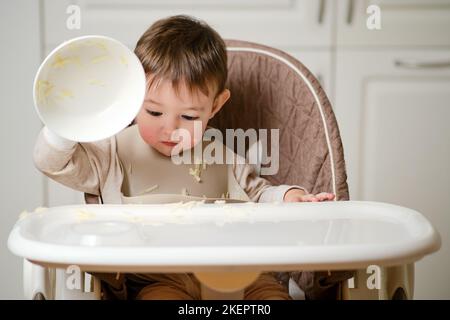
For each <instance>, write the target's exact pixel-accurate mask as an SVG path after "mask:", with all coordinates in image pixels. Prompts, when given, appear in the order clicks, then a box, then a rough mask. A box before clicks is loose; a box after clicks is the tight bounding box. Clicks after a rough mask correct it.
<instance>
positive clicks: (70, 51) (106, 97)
mask: <svg viewBox="0 0 450 320" xmlns="http://www.w3.org/2000/svg"><path fill="white" fill-rule="evenodd" d="M145 90H146V79H145V72H144V69H143V67H142V64H141V62H140V61H139V59H138V58H137V56H136V55H135V54H134V53H133V52H132V51H131V50H130V49H128V48H127V47H126V46H125V45H123V44H122V43H120V42H119V41H117V40H115V39H112V38H108V37H105V36H83V37H79V38H74V39H71V40H69V41H66V42H64V43H62V44H61V45H59V46H58V47H57V48H56V49H54V50H53V51H52V52H51V53H50V54H49V55H48V56H47V57H46V58H45V60H44V62H43V63H42V64H41V66H40V67H39V70H38V72H37V74H36V77H35V80H34V89H33V98H34V105H35V108H36V111H37V113H38V115H39V117H40V119H41V120H42V122H43V123H44V124H45V125H46V126H47V127H48V128H49V129H50V130H52V131H53V132H55V133H56V134H58V135H59V136H61V137H64V138H66V139H69V140H73V141H78V142H89V141H97V140H101V139H105V138H108V137H111V136H113V135H115V134H116V133H118V132H119V131H121V130H122V129H124V128H126V127H127V126H128V125H129V124H130V123H131V122H132V121H133V119H134V118H135V116H136V115H137V113H138V112H139V109H140V107H141V105H142V102H143V100H144V97H145Z"/></svg>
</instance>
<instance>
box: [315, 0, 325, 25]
mask: <svg viewBox="0 0 450 320" xmlns="http://www.w3.org/2000/svg"><path fill="white" fill-rule="evenodd" d="M325 1H326V0H320V1H319V17H318V18H317V21H318V22H319V24H322V23H323V16H324V14H325V4H326V3H325Z"/></svg>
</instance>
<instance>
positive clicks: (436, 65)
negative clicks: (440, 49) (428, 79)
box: [394, 60, 450, 69]
mask: <svg viewBox="0 0 450 320" xmlns="http://www.w3.org/2000/svg"><path fill="white" fill-rule="evenodd" d="M394 64H395V66H396V67H400V68H405V69H442V68H450V60H448V61H432V62H425V61H417V60H410V61H405V60H395V61H394Z"/></svg>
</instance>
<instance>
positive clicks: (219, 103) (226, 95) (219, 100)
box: [209, 89, 231, 119]
mask: <svg viewBox="0 0 450 320" xmlns="http://www.w3.org/2000/svg"><path fill="white" fill-rule="evenodd" d="M230 96H231V92H230V90H228V89H224V90H223V91H222V92H221V93H219V94H218V95H217V97H216V98H215V99H214V103H213V107H212V111H211V115H210V116H209V118H210V119H212V118H213V117H214V116H215V115H216V113H217V112H219V111H220V109H222V107H223V105H224V104H225V102H227V100H228V99H230Z"/></svg>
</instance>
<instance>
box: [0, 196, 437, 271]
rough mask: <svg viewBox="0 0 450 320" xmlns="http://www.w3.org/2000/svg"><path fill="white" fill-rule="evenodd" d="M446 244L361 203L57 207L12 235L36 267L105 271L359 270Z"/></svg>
mask: <svg viewBox="0 0 450 320" xmlns="http://www.w3.org/2000/svg"><path fill="white" fill-rule="evenodd" d="M440 244H441V241H440V237H439V234H438V233H437V232H436V231H435V229H434V228H433V226H432V225H431V224H430V223H429V222H428V221H427V220H426V219H425V218H424V217H423V216H422V215H421V214H420V213H418V212H417V211H414V210H411V209H407V208H404V207H399V206H395V205H391V204H385V203H377V202H360V201H345V202H344V201H341V202H320V203H280V204H267V203H240V204H201V203H200V204H199V203H185V204H183V205H180V204H165V205H164V204H163V205H161V204H154V205H83V206H64V207H54V208H49V209H47V210H45V211H41V212H39V213H30V214H28V215H27V216H25V217H23V218H22V219H21V220H19V221H18V222H17V223H16V225H15V226H14V228H13V230H12V232H11V234H10V236H9V239H8V247H9V249H10V250H11V251H12V252H13V253H14V254H16V255H18V256H21V257H24V258H26V259H28V260H30V261H33V262H35V263H36V262H37V263H40V264H44V265H53V266H67V265H72V264H74V265H79V266H80V267H82V268H83V269H85V270H88V271H103V272H194V271H195V272H199V271H230V270H231V271H233V270H235V271H238V270H239V271H245V270H252V271H269V270H270V271H287V270H339V269H357V268H363V267H367V266H368V265H371V264H376V265H379V266H388V265H400V264H405V263H410V262H414V261H416V260H419V259H421V258H422V257H423V256H424V255H427V254H430V253H432V252H434V251H437V250H438V249H439V247H440Z"/></svg>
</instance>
